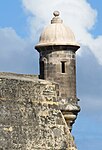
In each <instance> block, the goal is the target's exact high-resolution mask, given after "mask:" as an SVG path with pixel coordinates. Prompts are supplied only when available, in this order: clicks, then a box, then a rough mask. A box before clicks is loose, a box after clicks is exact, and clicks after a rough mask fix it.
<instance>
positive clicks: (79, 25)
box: [22, 0, 102, 65]
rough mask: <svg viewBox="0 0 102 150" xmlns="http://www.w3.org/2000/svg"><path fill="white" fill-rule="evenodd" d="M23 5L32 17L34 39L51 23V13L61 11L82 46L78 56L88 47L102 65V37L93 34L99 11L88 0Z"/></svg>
mask: <svg viewBox="0 0 102 150" xmlns="http://www.w3.org/2000/svg"><path fill="white" fill-rule="evenodd" d="M22 3H23V6H24V9H25V11H26V12H28V14H29V16H30V19H29V24H30V27H31V36H32V38H34V39H35V38H37V39H38V37H39V34H40V32H41V30H42V28H43V27H44V26H45V25H47V24H48V22H50V20H51V13H52V12H53V11H54V10H59V11H60V12H61V17H62V18H63V20H64V22H65V24H67V25H69V27H70V28H71V29H72V30H73V32H74V33H75V36H76V39H77V40H78V41H79V43H80V44H81V46H82V48H81V50H80V51H79V52H78V54H81V53H83V46H86V47H87V48H88V49H90V50H91V51H92V53H93V54H94V56H95V57H96V58H97V61H98V63H99V64H101V65H102V59H101V56H102V50H101V43H102V35H99V36H98V37H96V38H94V35H92V34H91V30H92V29H93V28H94V25H95V23H96V21H97V11H96V10H95V9H93V8H92V7H91V5H90V4H89V3H88V2H87V1H86V0H64V1H63V0H49V1H48V0H37V1H34V0H30V1H29V0H22Z"/></svg>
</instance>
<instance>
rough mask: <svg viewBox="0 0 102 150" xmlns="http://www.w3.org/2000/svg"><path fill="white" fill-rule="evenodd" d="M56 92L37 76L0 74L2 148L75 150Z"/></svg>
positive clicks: (0, 138)
mask: <svg viewBox="0 0 102 150" xmlns="http://www.w3.org/2000/svg"><path fill="white" fill-rule="evenodd" d="M56 91H58V85H56V84H54V83H51V82H49V81H44V80H39V79H37V78H36V77H34V76H30V75H17V74H10V73H0V150H75V145H74V142H73V138H72V136H71V134H70V131H69V128H68V127H67V125H66V122H65V120H64V117H63V115H62V113H61V111H60V110H59V109H58V102H57V92H56Z"/></svg>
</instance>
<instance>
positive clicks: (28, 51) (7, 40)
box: [0, 28, 38, 73]
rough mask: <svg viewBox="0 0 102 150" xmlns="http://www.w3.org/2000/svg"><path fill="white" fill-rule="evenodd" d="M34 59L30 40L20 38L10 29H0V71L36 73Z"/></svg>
mask: <svg viewBox="0 0 102 150" xmlns="http://www.w3.org/2000/svg"><path fill="white" fill-rule="evenodd" d="M34 54H35V56H34ZM34 58H35V59H34ZM36 59H37V53H36V52H35V53H34V49H33V44H32V43H31V42H30V40H28V39H23V38H21V37H20V36H18V35H17V33H16V32H15V30H14V29H12V28H0V71H11V72H19V73H33V72H34V70H35V72H36V73H37V71H38V67H37V68H35V69H34V63H35V65H38V63H37V61H36Z"/></svg>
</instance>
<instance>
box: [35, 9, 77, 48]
mask: <svg viewBox="0 0 102 150" xmlns="http://www.w3.org/2000/svg"><path fill="white" fill-rule="evenodd" d="M53 15H54V17H53V18H52V20H51V24H50V25H48V26H47V27H46V28H45V29H44V30H43V32H42V34H41V36H40V39H39V43H38V44H37V45H36V47H35V48H37V47H42V46H53V45H72V46H78V47H79V44H78V43H77V42H76V41H75V36H74V34H73V32H72V30H71V29H70V28H69V27H66V26H65V25H64V24H63V20H61V18H60V17H59V15H60V13H59V12H58V11H55V12H54V13H53Z"/></svg>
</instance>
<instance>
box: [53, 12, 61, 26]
mask: <svg viewBox="0 0 102 150" xmlns="http://www.w3.org/2000/svg"><path fill="white" fill-rule="evenodd" d="M53 15H54V18H52V20H51V24H53V23H62V22H63V21H62V20H61V18H60V17H59V15H60V12H59V11H54V12H53Z"/></svg>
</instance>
